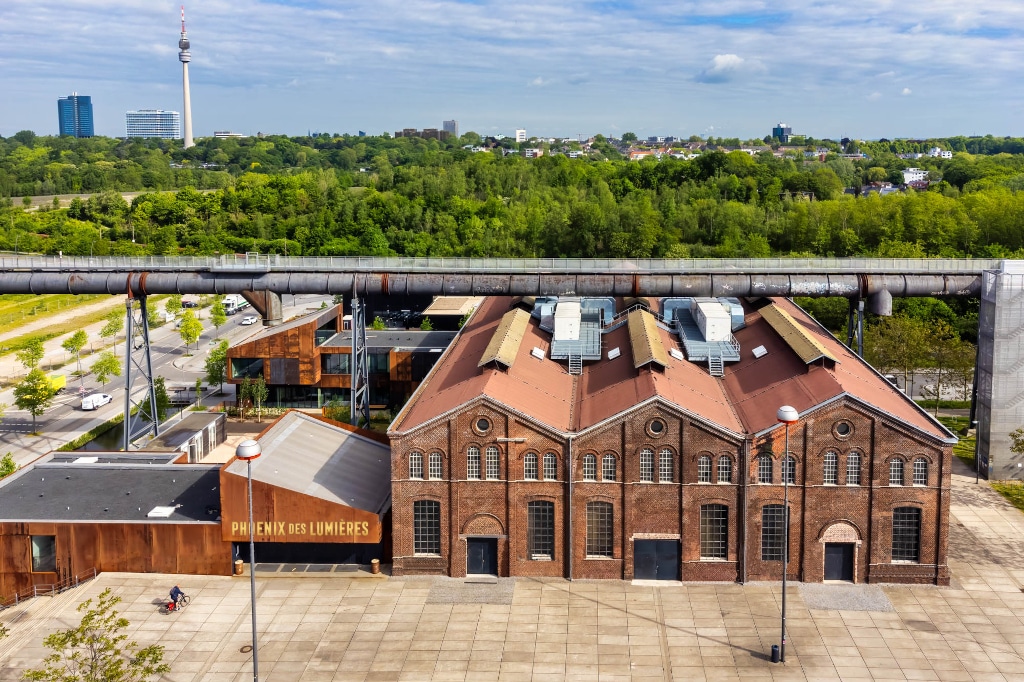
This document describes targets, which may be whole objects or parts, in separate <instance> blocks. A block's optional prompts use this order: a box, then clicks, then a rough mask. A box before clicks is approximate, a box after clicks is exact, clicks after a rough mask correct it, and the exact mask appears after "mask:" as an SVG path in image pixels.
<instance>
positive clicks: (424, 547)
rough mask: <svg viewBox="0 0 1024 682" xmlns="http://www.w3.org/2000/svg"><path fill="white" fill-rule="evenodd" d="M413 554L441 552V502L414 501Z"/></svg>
mask: <svg viewBox="0 0 1024 682" xmlns="http://www.w3.org/2000/svg"><path fill="white" fill-rule="evenodd" d="M412 552H413V554H440V553H441V503H440V502H436V501H434V500H416V501H415V502H413V503H412Z"/></svg>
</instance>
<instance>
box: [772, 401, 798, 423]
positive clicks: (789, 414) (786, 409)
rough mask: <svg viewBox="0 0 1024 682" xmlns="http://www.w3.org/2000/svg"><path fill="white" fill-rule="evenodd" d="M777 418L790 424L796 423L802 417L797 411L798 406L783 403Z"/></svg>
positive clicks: (776, 415)
mask: <svg viewBox="0 0 1024 682" xmlns="http://www.w3.org/2000/svg"><path fill="white" fill-rule="evenodd" d="M775 418H776V419H778V420H779V421H780V422H782V423H783V424H787V425H788V424H795V423H796V422H797V421H798V420H799V419H800V415H799V414H798V413H797V411H796V408H793V407H790V406H789V405H783V406H782V407H780V408H779V411H778V412H777V413H776V414H775Z"/></svg>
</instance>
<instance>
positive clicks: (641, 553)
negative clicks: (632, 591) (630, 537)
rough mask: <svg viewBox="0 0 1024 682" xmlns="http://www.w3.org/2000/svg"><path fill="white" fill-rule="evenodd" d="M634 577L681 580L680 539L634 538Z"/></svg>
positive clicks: (637, 578) (638, 578)
mask: <svg viewBox="0 0 1024 682" xmlns="http://www.w3.org/2000/svg"><path fill="white" fill-rule="evenodd" d="M633 578H635V579H636V580H679V541H678V540H634V541H633Z"/></svg>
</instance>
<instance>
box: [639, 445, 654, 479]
mask: <svg viewBox="0 0 1024 682" xmlns="http://www.w3.org/2000/svg"><path fill="white" fill-rule="evenodd" d="M640 481H641V482H642V483H653V482H654V450H651V449H650V448H644V449H643V450H641V451H640Z"/></svg>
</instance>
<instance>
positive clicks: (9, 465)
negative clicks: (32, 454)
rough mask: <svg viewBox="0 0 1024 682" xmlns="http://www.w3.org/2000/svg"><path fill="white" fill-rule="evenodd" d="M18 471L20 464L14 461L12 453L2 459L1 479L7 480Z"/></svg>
mask: <svg viewBox="0 0 1024 682" xmlns="http://www.w3.org/2000/svg"><path fill="white" fill-rule="evenodd" d="M17 470H18V463H17V462H15V461H14V456H13V455H11V453H9V452H8V453H7V454H6V455H4V456H3V458H0V478H7V477H8V476H10V475H11V474H13V473H14V472H15V471H17Z"/></svg>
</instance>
